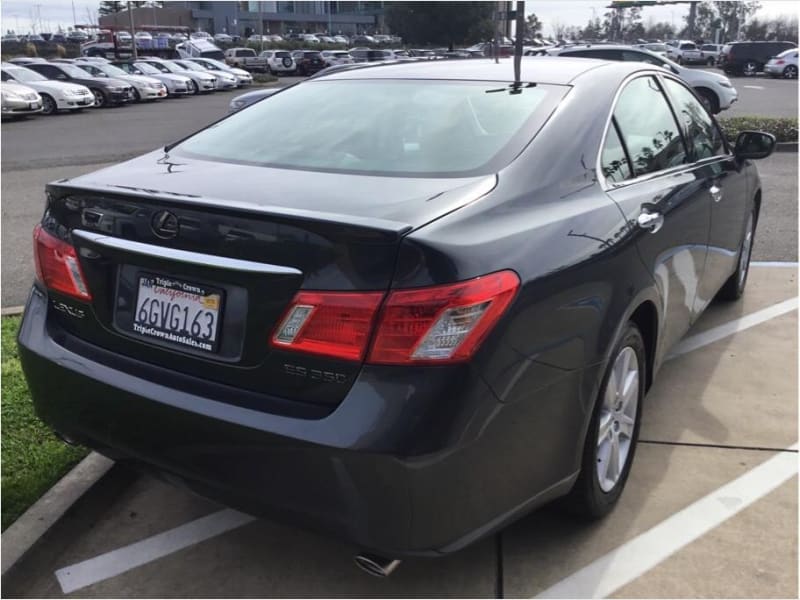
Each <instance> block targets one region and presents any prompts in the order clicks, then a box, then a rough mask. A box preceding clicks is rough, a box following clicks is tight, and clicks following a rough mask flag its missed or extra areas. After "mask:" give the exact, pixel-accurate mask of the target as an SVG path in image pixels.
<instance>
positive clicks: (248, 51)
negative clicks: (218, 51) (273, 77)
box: [225, 48, 267, 71]
mask: <svg viewBox="0 0 800 600" xmlns="http://www.w3.org/2000/svg"><path fill="white" fill-rule="evenodd" d="M225 62H226V63H228V64H229V65H230V66H232V67H238V68H240V69H247V70H248V71H266V70H267V59H266V57H263V56H259V55H258V54H257V53H256V51H255V50H253V49H252V48H230V49H229V50H226V51H225Z"/></svg>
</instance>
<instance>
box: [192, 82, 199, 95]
mask: <svg viewBox="0 0 800 600" xmlns="http://www.w3.org/2000/svg"><path fill="white" fill-rule="evenodd" d="M191 81H192V95H193V96H197V95H198V94H199V93H200V86H199V85H197V82H196V81H195V80H194V79H192V80H191Z"/></svg>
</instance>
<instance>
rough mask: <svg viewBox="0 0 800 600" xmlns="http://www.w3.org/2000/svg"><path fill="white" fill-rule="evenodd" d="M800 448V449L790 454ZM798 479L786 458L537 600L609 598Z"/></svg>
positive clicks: (638, 538)
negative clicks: (751, 506)
mask: <svg viewBox="0 0 800 600" xmlns="http://www.w3.org/2000/svg"><path fill="white" fill-rule="evenodd" d="M796 448H797V444H795V445H794V446H792V447H791V448H790V450H794V449H796ZM796 473H797V454H795V453H793V452H781V453H780V454H777V455H775V456H773V457H772V458H770V459H768V460H767V461H766V462H764V463H762V464H760V465H759V466H757V467H755V468H754V469H752V470H750V471H748V472H747V473H745V474H744V475H742V476H740V477H738V478H736V479H734V480H733V481H731V482H730V483H726V484H725V485H723V486H722V487H720V488H718V489H716V490H715V491H713V492H711V493H710V494H708V495H707V496H705V497H704V498H701V499H700V500H698V501H697V502H695V503H693V504H690V505H689V506H687V507H686V508H684V509H683V510H681V511H679V512H677V513H675V514H674V515H672V516H671V517H668V518H667V519H665V520H664V521H661V523H659V524H658V525H656V526H655V527H653V528H652V529H649V530H648V531H645V532H644V533H642V534H641V535H638V536H636V537H635V538H633V539H632V540H630V541H628V542H626V543H624V544H623V545H622V546H620V547H618V548H616V549H614V550H612V551H611V552H609V553H608V554H605V555H604V556H601V557H600V558H598V559H597V560H595V561H594V562H592V563H590V564H588V565H586V566H585V567H583V568H582V569H581V570H579V571H577V572H576V573H574V574H572V575H570V576H569V577H567V578H566V579H562V580H561V581H559V582H558V583H556V584H555V585H553V586H551V587H549V588H547V589H546V590H544V591H543V592H541V593H540V594H539V595H538V596H536V597H537V598H605V597H607V596H609V595H610V594H613V593H614V592H615V591H616V590H618V589H620V588H621V587H623V586H624V585H627V584H628V583H631V582H632V581H634V580H636V579H638V578H639V577H641V576H642V575H644V574H645V573H646V572H647V571H649V570H650V569H652V568H653V567H655V566H656V565H658V564H659V563H661V562H663V561H664V560H666V559H667V558H669V557H670V556H672V555H673V554H674V553H675V552H677V551H678V550H680V549H681V548H683V547H684V546H687V545H688V544H690V543H692V542H693V541H695V540H696V539H698V538H700V537H702V536H703V535H705V534H706V533H708V532H709V531H711V530H712V529H714V528H715V527H717V526H718V525H720V524H722V523H723V522H725V521H727V520H728V519H730V518H731V517H733V516H734V515H735V514H736V513H738V512H739V511H741V510H743V509H745V508H747V507H748V506H750V505H751V504H753V503H754V502H756V501H757V500H759V499H760V498H763V497H764V496H766V495H767V494H769V493H770V492H771V491H772V490H774V489H775V488H777V487H778V486H780V485H781V484H783V483H784V482H786V481H788V480H789V479H790V478H791V477H792V476H793V475H795V474H796Z"/></svg>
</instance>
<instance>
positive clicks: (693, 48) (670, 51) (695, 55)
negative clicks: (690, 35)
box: [667, 40, 706, 65]
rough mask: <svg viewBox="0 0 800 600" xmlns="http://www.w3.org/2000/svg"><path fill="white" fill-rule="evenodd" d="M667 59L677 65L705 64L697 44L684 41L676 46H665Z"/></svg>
mask: <svg viewBox="0 0 800 600" xmlns="http://www.w3.org/2000/svg"><path fill="white" fill-rule="evenodd" d="M667 58H670V59H672V60H674V61H675V62H676V63H678V64H679V65H689V64H699V63H704V62H706V61H705V58H703V53H702V51H701V50H700V48H698V47H697V44H695V43H694V42H689V41H685V40H681V41H679V42H678V43H676V44H667Z"/></svg>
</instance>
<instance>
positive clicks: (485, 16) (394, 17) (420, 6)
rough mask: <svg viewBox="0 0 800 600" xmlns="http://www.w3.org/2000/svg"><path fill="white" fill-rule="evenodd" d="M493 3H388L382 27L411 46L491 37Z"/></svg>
mask: <svg viewBox="0 0 800 600" xmlns="http://www.w3.org/2000/svg"><path fill="white" fill-rule="evenodd" d="M496 6H497V5H496V3H495V2H390V3H387V5H386V24H387V26H388V27H389V29H390V30H391V31H392V32H394V33H395V34H396V35H399V36H400V37H402V38H403V41H404V42H406V43H411V44H442V45H447V46H448V47H449V48H451V49H452V48H453V47H454V45H456V44H464V43H468V42H476V41H486V40H488V39H491V38H492V37H494V25H493V22H492V16H493V14H494V10H495V7H496Z"/></svg>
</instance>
